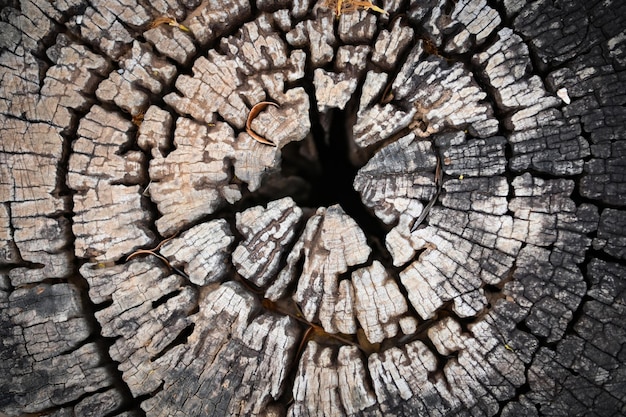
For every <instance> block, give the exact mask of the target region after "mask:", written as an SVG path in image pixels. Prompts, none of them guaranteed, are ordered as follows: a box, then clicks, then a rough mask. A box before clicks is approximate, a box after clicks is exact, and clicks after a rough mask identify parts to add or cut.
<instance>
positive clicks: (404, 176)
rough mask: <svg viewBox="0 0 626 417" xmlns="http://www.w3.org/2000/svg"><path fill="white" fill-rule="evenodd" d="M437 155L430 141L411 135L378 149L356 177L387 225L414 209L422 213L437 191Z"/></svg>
mask: <svg viewBox="0 0 626 417" xmlns="http://www.w3.org/2000/svg"><path fill="white" fill-rule="evenodd" d="M436 165H437V158H436V156H435V153H434V151H433V148H432V143H431V142H430V141H426V140H421V139H419V138H416V137H415V135H414V134H409V135H407V136H405V137H403V138H401V139H399V140H398V141H396V142H394V143H392V144H390V145H387V146H385V147H384V148H382V149H381V150H380V151H378V152H377V153H376V154H375V155H374V156H373V157H372V158H371V159H370V160H369V162H368V163H367V164H366V165H365V166H364V167H363V168H361V169H360V170H359V171H358V173H357V175H356V177H355V178H354V189H355V190H357V191H358V192H359V193H360V194H361V200H362V201H363V203H364V204H365V205H366V206H368V207H370V208H371V209H372V210H373V211H374V213H375V214H376V216H377V217H378V218H380V219H381V220H382V221H383V222H385V223H387V224H392V223H394V222H395V221H397V220H398V218H399V217H400V216H401V214H402V213H405V212H406V211H408V210H411V211H412V212H413V213H415V217H417V216H419V215H420V214H421V212H422V210H423V207H424V205H425V204H422V202H423V201H426V202H427V201H429V200H430V199H431V198H432V196H433V195H434V194H435V181H434V179H435V167H436Z"/></svg>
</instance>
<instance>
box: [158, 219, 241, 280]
mask: <svg viewBox="0 0 626 417" xmlns="http://www.w3.org/2000/svg"><path fill="white" fill-rule="evenodd" d="M234 240H235V238H234V237H233V235H232V233H231V231H230V227H229V226H228V223H227V222H226V220H224V219H219V220H213V221H210V222H206V223H202V224H199V225H198V226H194V227H192V228H191V229H189V230H187V231H186V232H184V233H183V234H181V235H180V237H177V238H174V239H172V240H171V241H168V242H167V243H165V244H164V245H163V246H162V247H161V249H160V250H159V252H160V253H161V255H163V256H165V257H166V258H168V260H169V261H170V263H171V264H172V265H173V266H175V267H177V268H179V269H184V271H185V273H186V274H187V276H188V277H189V281H191V282H193V283H194V284H196V285H200V286H204V285H207V284H210V283H212V282H218V281H219V280H220V279H221V278H223V277H224V275H225V274H226V273H227V271H228V270H227V267H226V265H225V263H226V261H227V259H228V256H229V246H230V244H231V243H233V241H234Z"/></svg>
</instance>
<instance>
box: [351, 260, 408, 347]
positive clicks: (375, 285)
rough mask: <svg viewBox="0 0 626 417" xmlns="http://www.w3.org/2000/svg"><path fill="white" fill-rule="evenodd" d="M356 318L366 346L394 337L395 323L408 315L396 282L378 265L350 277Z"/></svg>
mask: <svg viewBox="0 0 626 417" xmlns="http://www.w3.org/2000/svg"><path fill="white" fill-rule="evenodd" d="M351 281H352V286H353V287H354V304H355V311H356V316H357V318H358V320H359V324H360V326H361V328H363V331H364V332H365V336H366V337H367V339H368V340H369V341H370V343H380V342H382V341H383V340H385V339H388V338H391V337H394V336H396V335H397V334H398V322H399V321H400V320H402V318H403V316H404V314H405V313H407V311H408V306H407V302H406V299H405V298H404V295H402V293H401V292H400V290H399V288H398V285H397V284H396V281H394V280H393V278H391V277H390V276H389V273H388V272H387V271H385V268H384V267H383V266H382V264H381V263H380V262H378V261H374V262H373V263H372V266H371V267H368V268H361V269H357V270H356V271H354V272H353V273H352V279H351Z"/></svg>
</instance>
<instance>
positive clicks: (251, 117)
mask: <svg viewBox="0 0 626 417" xmlns="http://www.w3.org/2000/svg"><path fill="white" fill-rule="evenodd" d="M267 106H274V107H279V106H278V104H276V103H273V102H271V101H262V102H260V103H257V104H255V105H254V106H252V109H251V110H250V113H248V120H246V133H248V135H250V136H252V138H253V139H254V140H256V141H257V142H261V143H264V144H266V145H271V146H276V144H275V143H274V142H272V141H270V140H268V139H265V138H264V137H263V136H261V135H259V134H258V133H256V132H255V131H254V130H252V126H251V125H252V121H253V120H254V118H255V117H257V115H258V114H259V113H260V112H261V111H263V109H265V108H266V107H267Z"/></svg>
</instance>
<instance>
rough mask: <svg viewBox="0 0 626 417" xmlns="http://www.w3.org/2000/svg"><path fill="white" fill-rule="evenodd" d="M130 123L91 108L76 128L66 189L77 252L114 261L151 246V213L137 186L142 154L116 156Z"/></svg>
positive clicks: (126, 139)
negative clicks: (70, 199)
mask: <svg viewBox="0 0 626 417" xmlns="http://www.w3.org/2000/svg"><path fill="white" fill-rule="evenodd" d="M131 126H132V124H131V122H130V121H128V120H126V119H124V118H123V117H122V116H121V115H120V114H119V113H115V112H111V111H107V110H105V109H104V108H103V107H100V106H94V107H93V108H92V109H91V111H90V112H89V114H88V115H87V116H85V118H84V119H83V120H82V121H81V123H80V125H79V127H78V131H77V134H78V139H77V140H76V141H75V142H74V143H73V146H72V150H73V154H72V156H71V157H70V161H69V170H70V172H69V173H68V185H69V186H70V187H71V188H72V189H73V190H76V191H78V193H76V194H74V199H73V200H74V213H75V215H76V217H75V219H74V224H73V227H72V230H73V232H74V235H75V237H76V241H75V253H76V255H77V256H79V257H82V258H92V259H95V260H98V261H105V262H106V261H112V260H117V259H120V258H121V257H122V256H124V255H125V254H130V253H131V252H132V251H133V250H134V249H136V248H138V247H139V246H143V245H146V244H148V243H150V241H151V239H152V232H150V231H149V230H148V222H149V221H150V219H151V216H150V213H148V212H146V211H145V210H144V209H143V206H142V203H141V198H142V197H141V194H140V192H139V186H138V185H136V184H138V183H140V182H143V181H145V177H146V172H145V168H144V167H143V164H144V161H145V159H144V155H143V153H141V152H138V151H129V152H126V153H125V154H120V153H121V152H120V151H121V149H122V147H124V146H127V144H128V143H129V142H130V140H131V137H130V134H129V130H130V128H131Z"/></svg>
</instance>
